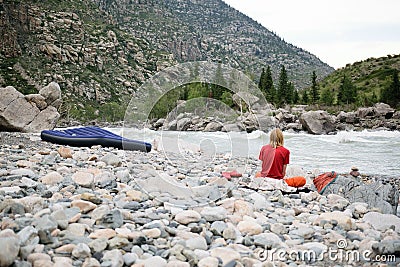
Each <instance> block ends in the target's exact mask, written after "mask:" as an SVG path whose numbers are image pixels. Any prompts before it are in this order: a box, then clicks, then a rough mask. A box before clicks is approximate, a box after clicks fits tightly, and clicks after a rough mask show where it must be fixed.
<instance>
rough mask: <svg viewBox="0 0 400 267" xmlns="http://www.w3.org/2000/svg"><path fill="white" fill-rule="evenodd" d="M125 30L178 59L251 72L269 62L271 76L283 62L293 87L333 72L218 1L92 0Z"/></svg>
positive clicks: (258, 72)
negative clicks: (202, 61)
mask: <svg viewBox="0 0 400 267" xmlns="http://www.w3.org/2000/svg"><path fill="white" fill-rule="evenodd" d="M93 1H94V2H96V3H97V4H98V5H99V7H100V8H101V9H102V10H104V11H106V12H107V13H108V14H111V15H112V16H113V18H114V19H115V21H116V23H117V25H118V26H119V27H120V28H121V29H123V30H124V31H125V32H129V33H132V34H133V35H134V36H138V37H140V38H141V39H146V40H149V42H150V43H152V44H154V45H156V47H157V49H159V50H162V51H168V52H169V53H172V54H173V57H174V59H176V60H177V61H178V62H185V61H196V60H208V61H216V62H222V63H224V64H228V65H230V66H232V67H234V68H238V69H240V70H242V71H247V72H250V73H252V74H255V76H258V75H259V74H260V72H261V68H262V67H265V66H267V65H270V66H271V68H272V71H273V73H274V74H275V76H277V75H278V72H279V70H280V67H281V65H285V67H286V69H287V70H288V74H289V78H290V79H292V80H293V82H294V83H295V84H296V85H297V86H298V87H299V88H301V87H304V85H306V84H308V83H309V82H310V79H311V78H310V77H311V73H312V71H313V70H315V71H316V72H317V73H318V74H319V77H324V76H326V75H327V74H329V73H330V72H332V71H333V69H332V68H331V67H329V66H328V65H326V64H325V63H323V62H321V61H320V60H319V59H318V58H317V57H316V56H314V55H312V54H310V53H308V52H307V51H304V50H303V49H300V48H297V47H295V46H293V45H291V44H288V43H286V42H285V41H284V40H282V39H281V38H280V37H279V36H277V35H276V34H274V33H273V32H271V31H269V30H267V29H266V28H265V27H263V26H262V25H260V24H259V23H257V22H256V21H254V20H252V19H251V18H249V17H247V16H245V15H244V14H242V13H240V12H239V11H237V10H235V9H233V8H231V7H230V6H229V5H227V4H225V3H224V2H223V1H221V0H203V1H197V0H190V1H177V0H165V1H154V0H152V1H143V0H142V1H140V0H136V1H132V0H119V1H109V0H93Z"/></svg>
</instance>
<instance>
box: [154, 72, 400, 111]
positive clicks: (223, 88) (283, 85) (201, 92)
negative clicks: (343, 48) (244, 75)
mask: <svg viewBox="0 0 400 267" xmlns="http://www.w3.org/2000/svg"><path fill="white" fill-rule="evenodd" d="M398 72H399V71H397V70H393V75H392V81H391V83H390V86H388V87H385V88H382V89H381V92H380V97H379V98H378V96H377V95H376V94H375V92H372V95H366V94H365V93H364V92H363V91H362V90H360V89H358V88H357V87H356V86H355V85H354V84H353V82H352V80H351V78H350V77H348V76H346V75H344V76H343V77H342V79H341V82H340V85H339V87H338V88H324V89H322V90H320V86H319V83H318V77H317V75H316V72H315V71H313V72H312V74H311V86H310V87H309V88H307V89H303V90H301V91H300V90H298V89H296V88H295V86H294V84H293V83H292V82H291V81H290V80H289V78H288V73H287V70H286V68H285V66H283V65H282V66H281V70H280V73H279V78H278V80H277V85H275V84H274V79H273V76H272V71H271V68H270V67H269V66H268V67H267V68H266V69H265V68H263V69H262V71H261V75H260V78H259V81H258V87H259V89H260V91H261V92H262V93H263V94H264V96H265V99H266V100H267V102H269V103H272V104H274V105H275V106H276V107H284V106H285V105H292V104H304V105H325V106H333V105H357V106H369V105H373V104H375V103H377V102H378V101H381V102H385V103H387V104H389V105H390V106H392V107H398V106H399V104H400V82H399V76H398ZM191 76H192V79H193V81H194V82H192V83H189V84H184V85H181V86H179V87H177V88H174V90H171V91H169V92H168V93H166V94H165V95H164V96H163V97H162V98H161V99H160V100H159V101H158V103H157V104H156V105H155V106H154V107H153V109H152V112H151V114H150V117H151V118H161V117H164V116H166V115H167V114H168V113H169V112H171V110H173V109H174V108H175V107H176V105H177V101H178V100H185V101H186V100H191V99H196V101H195V104H196V105H198V106H201V105H202V104H204V105H206V104H207V103H209V102H208V101H207V99H215V100H218V101H221V102H223V103H224V104H225V105H226V106H227V107H231V108H239V107H238V106H237V104H235V102H234V101H233V99H232V96H233V94H232V92H231V91H230V90H229V89H228V88H229V84H228V82H227V81H226V80H225V79H224V73H223V72H222V68H221V66H220V65H219V66H218V67H217V69H216V72H215V74H214V77H213V79H212V80H213V83H204V82H196V80H197V79H196V77H198V69H197V67H194V69H192V70H191ZM203 102H204V103H203ZM192 104H194V103H192Z"/></svg>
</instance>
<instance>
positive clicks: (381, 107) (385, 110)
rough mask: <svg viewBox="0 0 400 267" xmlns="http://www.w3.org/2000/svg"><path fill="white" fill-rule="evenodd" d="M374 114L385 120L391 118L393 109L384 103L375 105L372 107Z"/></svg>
mask: <svg viewBox="0 0 400 267" xmlns="http://www.w3.org/2000/svg"><path fill="white" fill-rule="evenodd" d="M374 108H375V111H376V114H377V115H378V116H382V117H385V119H390V118H392V117H393V114H394V112H395V111H396V110H395V109H393V108H391V107H390V106H389V105H388V104H385V103H376V104H375V105H374Z"/></svg>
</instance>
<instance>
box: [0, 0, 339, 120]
mask: <svg viewBox="0 0 400 267" xmlns="http://www.w3.org/2000/svg"><path fill="white" fill-rule="evenodd" d="M0 36H1V42H0V86H2V87H4V86H7V85H13V86H15V87H16V88H17V89H18V90H20V91H22V92H24V93H35V92H37V89H38V88H41V87H43V86H44V85H46V84H48V83H49V82H51V81H56V82H58V83H59V84H60V86H61V88H62V90H63V96H64V102H65V104H64V105H63V110H62V112H63V113H64V115H65V116H67V117H68V116H73V117H76V118H79V119H82V118H86V119H94V118H100V119H105V120H106V119H107V120H114V119H121V116H123V111H124V110H123V106H121V105H120V104H121V103H126V100H124V99H129V98H130V95H131V94H132V93H134V91H135V90H136V89H137V88H138V87H139V86H140V85H141V84H142V83H143V82H144V81H145V80H146V79H147V78H149V77H151V76H152V75H154V74H155V73H157V72H158V71H160V70H162V69H164V68H165V67H168V66H171V65H174V64H176V63H178V62H186V61H193V60H209V61H214V62H222V63H224V64H228V65H231V66H232V67H235V68H238V69H239V70H242V71H245V72H246V73H248V74H249V75H250V76H252V77H253V78H254V80H257V77H258V75H259V74H260V72H261V68H262V67H266V66H267V65H270V66H271V68H272V71H273V74H274V75H275V78H277V74H278V72H279V70H280V67H281V65H285V67H286V69H287V70H288V74H289V78H290V79H291V81H293V83H294V84H296V85H297V86H298V88H300V87H304V86H305V85H307V84H308V83H309V80H310V76H311V72H312V71H314V70H315V71H316V72H317V74H318V77H324V76H326V75H327V74H329V73H331V72H332V71H333V69H332V68H331V67H329V66H328V65H326V64H324V63H323V62H321V61H320V60H319V59H318V58H317V57H315V56H314V55H311V54H310V53H308V52H306V51H304V50H302V49H300V48H297V47H294V46H292V45H290V44H288V43H286V42H284V41H283V40H282V39H281V38H279V37H278V36H277V35H275V34H274V33H272V32H270V31H268V30H267V29H265V28H264V27H262V26H261V25H260V24H258V23H256V22H255V21H253V20H252V19H250V18H248V17H246V16H245V15H243V14H241V13H240V12H238V11H236V10H234V9H233V8H230V7H229V6H228V5H226V4H225V3H224V2H222V1H221V0H204V1H195V0H189V1H180V0H167V1H155V0H147V1H146V0H117V1H111V0H67V1H57V0H42V1H37V0H24V1H19V0H18V1H17V0H0ZM110 112H111V113H112V114H113V115H112V116H110Z"/></svg>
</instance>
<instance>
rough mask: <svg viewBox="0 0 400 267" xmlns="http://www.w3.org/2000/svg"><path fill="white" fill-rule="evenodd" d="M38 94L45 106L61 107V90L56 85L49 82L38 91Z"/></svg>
mask: <svg viewBox="0 0 400 267" xmlns="http://www.w3.org/2000/svg"><path fill="white" fill-rule="evenodd" d="M39 94H40V95H42V96H43V97H44V98H45V101H46V103H47V105H49V106H53V107H55V108H59V107H60V106H61V103H62V102H61V89H60V86H59V85H58V83H56V82H51V83H49V84H48V85H47V86H45V87H43V88H42V89H40V91H39Z"/></svg>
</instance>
